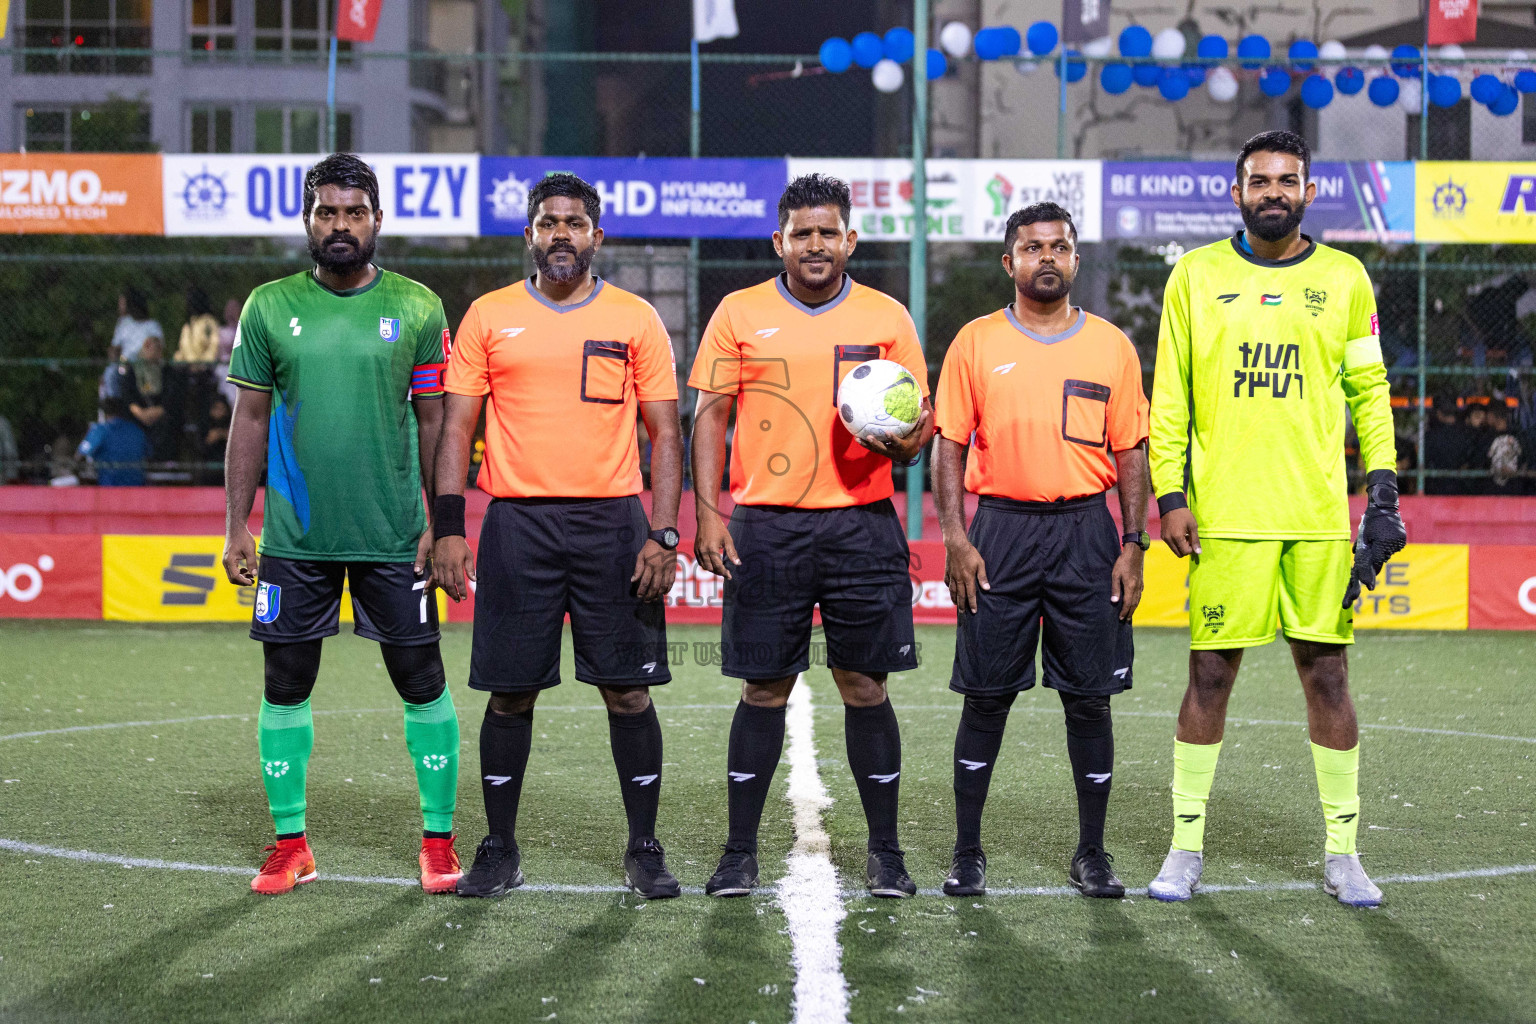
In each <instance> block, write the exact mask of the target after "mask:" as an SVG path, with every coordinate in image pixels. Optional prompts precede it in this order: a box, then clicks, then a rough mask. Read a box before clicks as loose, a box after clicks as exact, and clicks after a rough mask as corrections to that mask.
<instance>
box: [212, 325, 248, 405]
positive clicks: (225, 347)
mask: <svg viewBox="0 0 1536 1024" xmlns="http://www.w3.org/2000/svg"><path fill="white" fill-rule="evenodd" d="M241 308H242V307H241V303H240V300H239V299H230V300H229V301H228V302H226V303H224V323H223V324H221V325H220V326H219V354H218V356H217V357H216V358H217V360H218V365H216V366H215V367H214V368H213V380H214V383H215V384H216V385H217V386H218V389H219V393H220V394H222V395H223V396H224V397H225V398H226V399H228V400H229V405H230V408H234V405H235V397H236V395H237V394H238V392H239V390H240V389H239V388H238V387H236V386H235V385H233V384H231V383H230V382H229V381H228V380H227V379H226V378H227V377H228V376H229V356H230V353H232V352H233V351H234V350H235V335H236V332H237V331H239V329H240V310H241Z"/></svg>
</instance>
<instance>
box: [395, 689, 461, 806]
mask: <svg viewBox="0 0 1536 1024" xmlns="http://www.w3.org/2000/svg"><path fill="white" fill-rule="evenodd" d="M402 703H404V702H402ZM405 749H406V750H408V751H410V752H411V764H412V765H414V766H415V768H416V789H417V791H418V792H419V793H420V794H421V822H422V828H423V829H424V830H425V831H427V832H452V831H453V808H454V803H455V801H456V799H457V797H458V792H459V716H458V715H457V714H455V713H454V710H453V695H452V694H450V693H449V692H448V690H446V689H444V690H443V692H442V693H441V694H439V695H438V698H437V699H436V700H434V701H431V702H430V703H427V704H409V703H407V704H405Z"/></svg>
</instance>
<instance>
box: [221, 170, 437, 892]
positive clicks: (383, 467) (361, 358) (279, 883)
mask: <svg viewBox="0 0 1536 1024" xmlns="http://www.w3.org/2000/svg"><path fill="white" fill-rule="evenodd" d="M382 221H383V213H382V212H381V211H380V209H379V183H378V179H377V178H376V177H375V176H374V173H373V171H372V169H370V168H369V167H368V165H367V164H365V163H364V162H363V161H361V160H359V159H358V158H357V157H355V156H351V155H349V154H345V153H337V154H334V155H332V156H329V157H326V158H325V159H324V160H321V161H320V162H319V163H317V164H316V165H315V166H314V167H312V168H310V170H309V173H308V174H307V175H305V178H304V227H305V230H306V232H307V234H308V236H309V252H310V256H311V257H312V258H313V259H314V261H315V266H314V268H313V269H312V270H306V271H304V272H303V273H301V274H294V275H293V276H291V277H285V278H282V279H280V280H277V281H273V282H271V283H269V284H264V285H262V286H261V287H260V288H257V289H256V290H255V291H254V292H252V293H251V297H250V298H249V299H248V300H247V301H246V304H245V309H244V311H243V312H242V313H241V315H240V323H239V326H238V327H237V328H236V334H235V345H234V351H233V352H232V354H231V356H230V366H229V380H230V381H231V382H232V383H234V384H236V385H238V386H239V388H240V394H239V399H238V401H237V402H236V403H235V412H234V420H233V422H232V423H231V425H230V432H229V447H228V453H227V455H226V460H225V461H226V467H225V479H226V485H225V486H226V492H225V495H226V502H227V516H228V518H227V520H226V524H225V538H224V571H225V573H226V574H228V576H229V580H230V582H231V583H235V584H237V585H240V586H250V585H252V584H256V586H257V589H256V608H255V613H254V621H253V622H252V625H251V638H252V639H254V640H260V641H261V642H262V648H263V651H264V654H265V676H266V685H265V691H264V694H263V698H262V702H261V714H260V716H259V717H258V719H257V723H258V724H257V742H258V745H259V746H260V750H261V765H262V782H263V783H264V784H265V785H266V789H267V802H268V805H269V806H270V808H271V811H272V820H273V823H274V824H275V825H276V828H277V844H276V846H275V847H268V849H272V850H273V853H272V855H271V856H270V857H269V858H267V862H266V864H265V865H264V866H263V867H262V869H261V872H260V874H258V875H257V876H256V878H255V879H254V880H253V881H252V883H251V888H252V889H253V890H254V891H256V892H260V893H281V892H288V891H289V890H291V889H292V888H293V887H294V886H295V885H296V884H298V883H301V882H308V881H311V880H312V879H314V878H315V858H314V855H313V853H312V852H311V850H310V848H309V843H308V840H307V838H306V836H305V823H304V806H305V796H304V788H305V787H304V783H305V778H306V776H307V774H308V765H309V754H310V748H311V746H312V745H313V742H314V724H313V720H312V718H311V716H310V708H309V694H310V691H311V690H312V689H313V688H314V685H315V676H316V675H317V673H318V672H319V669H320V643H321V640H322V638H324V637H328V636H334V635H336V633H337V631H338V629H339V628H340V627H339V620H340V610H341V592H342V583H343V579H344V578H348V579H350V583H351V590H352V607H353V611H354V614H355V617H356V623H357V625H356V628H355V632H356V633H357V634H358V635H359V636H364V637H367V638H368V639H370V640H377V641H378V642H379V645H380V648H381V650H382V652H383V657H384V664H385V667H386V668H387V669H388V671H389V677H390V680H391V682H393V683H394V685H395V689H396V690H397V691H399V694H400V698H401V700H402V701H404V703H405V745H406V749H407V750H408V751H409V752H410V755H411V762H412V765H413V767H414V768H415V771H416V785H417V789H418V790H419V792H420V797H421V812H422V819H423V833H422V842H421V853H420V857H419V862H420V865H421V884H422V888H423V889H425V890H427V891H428V892H451V891H452V890H453V887H454V884H455V883H456V882H457V880H458V877H459V874H460V871H459V859H458V856H457V855H456V854H455V853H454V849H453V810H454V799H455V793H456V789H457V782H458V766H459V722H458V717H457V716H456V715H455V714H454V709H453V698H452V696H451V695H450V694H449V693H448V690H447V689H446V688H445V686H444V675H443V659H442V655H441V654H440V653H439V651H438V630H437V606H436V604H435V603H434V602H433V600H432V594H431V588H430V586H429V583H430V576H429V573H428V569H427V556H428V554H429V553H430V552H431V541H432V532H431V530H430V528H429V527H428V525H427V517H426V511H425V507H424V505H423V502H422V481H426V482H427V483H428V486H430V485H431V482H432V480H433V473H432V470H433V458H434V453H435V452H436V450H437V438H438V435H439V434H440V432H441V430H442V420H443V413H442V401H441V399H442V396H443V381H442V378H443V364H444V361H445V360H446V358H447V356H446V348H447V344H448V324H447V319H446V317H444V315H443V304H442V302H441V301H439V300H438V297H437V296H436V295H434V294H432V292H431V291H429V290H428V289H427V288H425V287H423V286H422V285H420V284H417V283H416V282H415V281H411V280H408V279H406V278H403V277H401V276H400V275H398V274H391V273H389V272H388V271H386V270H380V269H379V268H377V267H375V266H374V265H373V262H372V259H373V252H374V246H375V243H376V240H377V238H378V232H379V226H380V224H381V223H382ZM264 465H265V466H266V469H267V489H266V500H265V503H264V505H263V510H262V531H261V532H262V537H261V561H260V566H259V569H258V566H257V559H256V544H255V541H254V540H253V539H252V537H251V534H250V531H249V530H248V529H247V528H246V521H247V519H248V518H249V516H250V514H251V504H252V501H253V500H254V498H255V493H256V485H257V483H258V481H260V479H261V471H262V467H263V466H264ZM258 577H259V578H260V582H259V583H257V578H258Z"/></svg>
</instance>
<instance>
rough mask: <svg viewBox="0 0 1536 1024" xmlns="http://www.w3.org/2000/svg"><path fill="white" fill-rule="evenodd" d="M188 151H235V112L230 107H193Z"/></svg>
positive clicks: (190, 112)
mask: <svg viewBox="0 0 1536 1024" xmlns="http://www.w3.org/2000/svg"><path fill="white" fill-rule="evenodd" d="M188 113H189V115H190V120H191V123H190V124H189V125H188V129H189V130H188V132H187V135H188V138H187V152H188V153H233V152H234V151H235V112H234V110H232V109H231V108H229V107H193V108H192V109H191V110H190V111H189V112H188Z"/></svg>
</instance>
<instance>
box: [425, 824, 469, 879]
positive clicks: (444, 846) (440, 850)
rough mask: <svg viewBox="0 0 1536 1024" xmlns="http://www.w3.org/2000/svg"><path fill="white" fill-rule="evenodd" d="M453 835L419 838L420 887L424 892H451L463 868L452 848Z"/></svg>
mask: <svg viewBox="0 0 1536 1024" xmlns="http://www.w3.org/2000/svg"><path fill="white" fill-rule="evenodd" d="M453 839H454V837H453V836H449V837H448V838H447V839H432V838H428V837H426V836H423V837H422V840H421V856H420V858H418V859H419V860H420V861H421V887H422V889H423V890H424V891H426V892H453V888H454V886H455V885H456V884H458V881H459V876H460V875H462V874H463V873H464V869H463V868H461V867H459V855H458V854H457V853H455V852H454V849H453Z"/></svg>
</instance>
